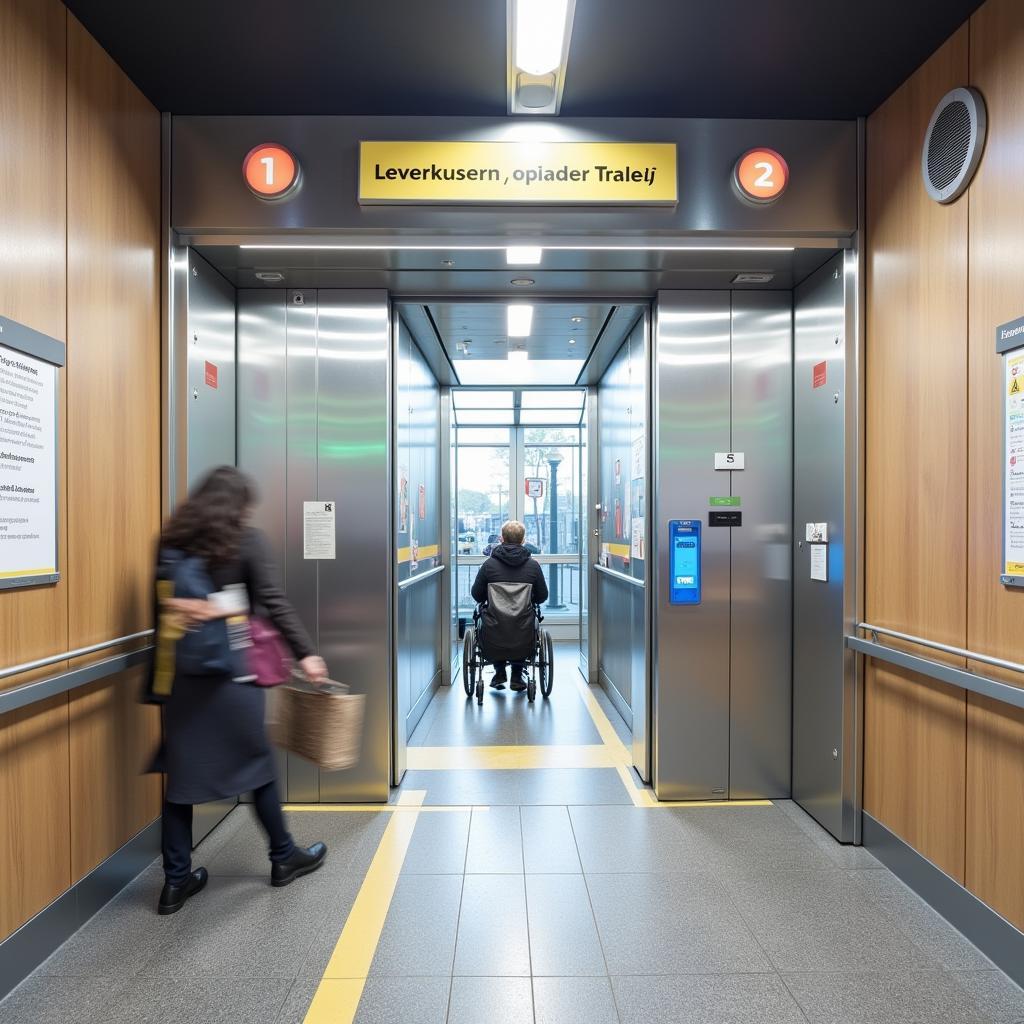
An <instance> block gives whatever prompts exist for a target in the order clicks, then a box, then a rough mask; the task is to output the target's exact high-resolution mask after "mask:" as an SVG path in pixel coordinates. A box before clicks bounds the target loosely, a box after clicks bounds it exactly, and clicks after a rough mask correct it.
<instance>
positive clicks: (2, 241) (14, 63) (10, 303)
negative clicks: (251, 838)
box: [0, 0, 68, 687]
mask: <svg viewBox="0 0 1024 1024" xmlns="http://www.w3.org/2000/svg"><path fill="white" fill-rule="evenodd" d="M66 24H67V11H66V10H65V8H64V5H63V4H62V3H60V2H59V0H0V41H2V51H3V52H2V59H0V133H2V138H3V141H2V143H0V224H2V225H3V227H2V229H0V269H2V273H0V313H2V314H3V315H4V316H9V317H11V318H12V319H14V320H18V321H20V322H21V323H25V324H28V325H29V326H30V327H34V328H35V329H36V330H38V331H43V332H44V333H45V334H49V335H50V336H51V337H54V338H58V339H60V340H61V341H65V340H66V336H65V297H64V277H65V271H66V260H65V226H66V222H65V203H64V186H65V161H64V153H65V87H66V68H65V44H66V40H65V35H66ZM61 378H62V379H61V390H62V402H61V410H62V411H61V423H60V432H59V438H60V442H59V443H60V448H61V465H60V479H61V487H60V492H61V493H60V523H59V525H58V532H57V537H58V544H59V549H60V561H61V569H62V570H64V571H66V569H67V533H66V516H65V514H64V513H65V510H66V500H65V498H66V494H67V487H66V475H65V470H66V460H65V456H66V447H67V445H66V439H67V429H66V417H65V415H64V410H65V409H66V408H67V405H66V402H65V401H64V400H63V395H64V387H63V385H64V378H65V375H64V374H61ZM67 637H68V631H67V594H66V583H64V582H61V583H59V584H57V585H56V586H45V587H28V588H19V589H17V590H7V591H0V651H2V652H3V655H2V656H0V660H2V662H3V665H4V666H8V665H12V664H19V663H21V662H24V661H31V660H33V659H35V658H41V657H45V656H47V655H51V654H59V653H60V652H61V651H65V650H67ZM51 671H52V670H51ZM38 674H39V673H37V675H38ZM27 678H31V677H28V676H21V677H12V678H10V679H5V680H2V681H0V687H9V686H16V685H17V684H19V683H22V682H25V681H26V679H27Z"/></svg>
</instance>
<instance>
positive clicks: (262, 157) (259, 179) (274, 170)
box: [242, 142, 299, 199]
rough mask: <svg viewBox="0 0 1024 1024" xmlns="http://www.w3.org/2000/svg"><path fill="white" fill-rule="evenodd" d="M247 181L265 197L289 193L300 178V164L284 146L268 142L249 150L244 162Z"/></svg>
mask: <svg viewBox="0 0 1024 1024" xmlns="http://www.w3.org/2000/svg"><path fill="white" fill-rule="evenodd" d="M242 173H243V174H244V175H245V183H246V184H247V185H248V186H249V188H250V189H252V191H253V192H255V193H256V195H258V196H260V197H262V198H263V199H280V198H281V197H282V196H284V195H287V194H288V193H289V192H290V191H291V190H292V189H293V188H294V187H295V185H296V183H297V182H298V178H299V165H298V163H297V161H296V159H295V157H294V156H292V154H291V153H289V152H288V150H287V149H285V148H284V146H279V145H277V144H276V143H271V142H266V143H263V144H262V145H259V146H255V147H254V148H253V149H250V150H249V153H248V155H247V156H246V158H245V160H244V161H243V163H242Z"/></svg>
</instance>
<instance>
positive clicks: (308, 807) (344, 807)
mask: <svg viewBox="0 0 1024 1024" xmlns="http://www.w3.org/2000/svg"><path fill="white" fill-rule="evenodd" d="M284 810H285V811H296V812H299V813H302V814H307V813H314V814H339V813H340V814H352V813H353V812H355V813H359V812H362V813H364V814H390V813H392V812H393V811H406V812H408V813H410V814H438V813H440V814H452V813H457V812H458V811H489V810H490V807H483V806H479V805H477V804H460V805H456V804H451V805H443V806H442V805H432V806H430V807H415V806H413V805H411V804H285V805H284Z"/></svg>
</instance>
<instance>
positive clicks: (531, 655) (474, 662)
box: [462, 583, 555, 704]
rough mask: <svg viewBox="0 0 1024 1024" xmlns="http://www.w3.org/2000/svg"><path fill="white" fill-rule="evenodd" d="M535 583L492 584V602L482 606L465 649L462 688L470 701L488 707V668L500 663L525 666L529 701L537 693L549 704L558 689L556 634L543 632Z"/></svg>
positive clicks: (467, 635)
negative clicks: (534, 589) (554, 689)
mask: <svg viewBox="0 0 1024 1024" xmlns="http://www.w3.org/2000/svg"><path fill="white" fill-rule="evenodd" d="M532 594H533V587H532V586H531V585H530V584H529V583H492V584H491V585H490V587H489V588H488V599H487V601H485V602H484V603H482V604H479V605H477V607H476V610H475V611H474V612H473V625H472V626H470V627H469V628H467V630H466V635H465V637H464V638H463V646H462V685H463V688H464V689H465V691H466V696H467V697H472V696H473V695H474V694H475V695H476V702H477V704H483V702H484V668H485V667H486V666H487V665H490V664H492V663H493V662H495V661H508V662H515V661H521V662H524V672H523V679H524V681H525V683H526V698H527V700H528V701H529V702H530V703H531V704H532V703H533V702H534V701H535V700H536V699H537V689H538V686H539V688H540V692H541V695H542V696H543V697H544V699H545V700H547V699H548V697H550V696H551V689H552V687H553V686H554V681H555V679H554V676H555V659H554V645H553V643H552V641H551V634H550V633H549V632H548V631H547V630H546V629H543V628H542V627H541V623H542V622H543V621H544V616H543V615H542V614H541V610H540V605H537V604H534V603H533V599H532Z"/></svg>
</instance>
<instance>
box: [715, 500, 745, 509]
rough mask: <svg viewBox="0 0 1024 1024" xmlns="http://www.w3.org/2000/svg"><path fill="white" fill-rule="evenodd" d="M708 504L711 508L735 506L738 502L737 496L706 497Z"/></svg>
mask: <svg viewBox="0 0 1024 1024" xmlns="http://www.w3.org/2000/svg"><path fill="white" fill-rule="evenodd" d="M708 504H709V505H710V506H711V507H712V508H721V507H723V506H728V507H730V508H737V507H738V506H739V504H740V499H739V498H708Z"/></svg>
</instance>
